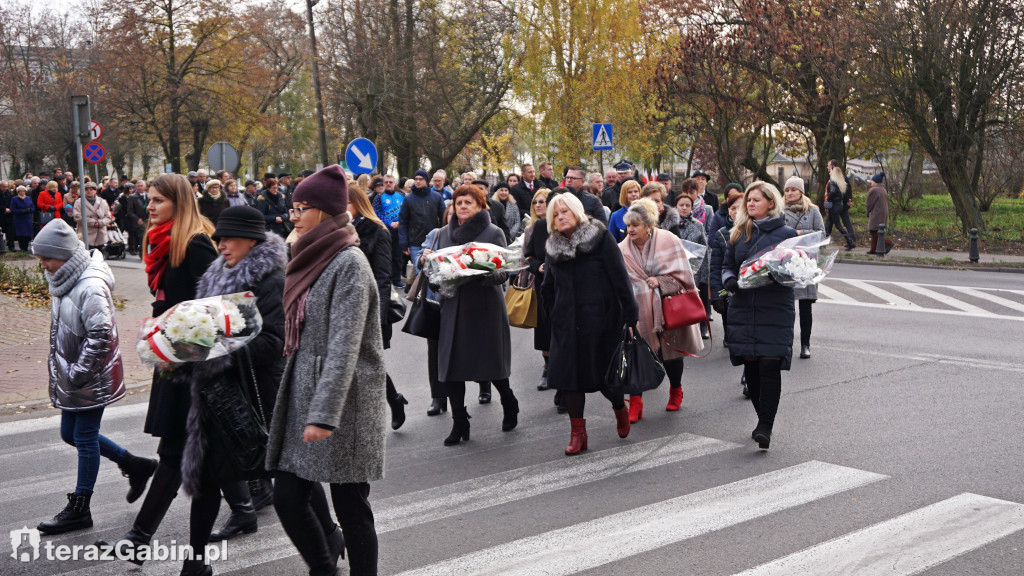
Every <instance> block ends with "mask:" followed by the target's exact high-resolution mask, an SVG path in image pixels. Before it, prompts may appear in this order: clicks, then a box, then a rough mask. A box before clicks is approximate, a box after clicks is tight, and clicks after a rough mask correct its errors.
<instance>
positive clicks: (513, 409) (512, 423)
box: [501, 394, 519, 432]
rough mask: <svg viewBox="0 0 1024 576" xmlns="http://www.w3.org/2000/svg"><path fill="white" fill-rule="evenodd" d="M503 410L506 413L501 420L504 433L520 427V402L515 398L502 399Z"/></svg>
mask: <svg viewBox="0 0 1024 576" xmlns="http://www.w3.org/2000/svg"><path fill="white" fill-rule="evenodd" d="M510 396H511V394H510ZM501 409H502V411H503V412H504V416H503V417H502V419H501V431H502V432H508V431H509V430H512V429H514V428H515V427H516V426H518V425H519V400H517V399H516V397H515V396H512V397H511V398H502V399H501Z"/></svg>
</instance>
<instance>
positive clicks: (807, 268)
mask: <svg viewBox="0 0 1024 576" xmlns="http://www.w3.org/2000/svg"><path fill="white" fill-rule="evenodd" d="M828 243H829V240H828V238H826V237H825V234H824V232H812V233H810V234H805V235H803V236H795V237H793V238H787V239H786V240H783V241H782V242H779V243H778V245H776V246H775V248H772V249H771V250H768V251H767V252H764V253H762V254H759V255H757V256H755V257H753V258H748V259H747V260H746V261H744V262H743V264H742V265H741V266H740V276H739V278H738V282H739V286H740V288H758V287H760V286H766V285H768V284H771V283H772V282H776V283H778V284H782V285H783V286H789V287H791V288H804V287H807V286H810V285H812V284H817V283H819V282H821V281H822V280H823V279H824V278H825V276H827V275H828V273H829V272H830V271H831V270H832V264H833V263H834V262H835V259H836V254H837V253H838V252H836V251H835V250H831V251H829V250H826V249H825V247H826V246H828Z"/></svg>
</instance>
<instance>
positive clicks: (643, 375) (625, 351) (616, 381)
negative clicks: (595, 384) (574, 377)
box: [605, 327, 665, 396]
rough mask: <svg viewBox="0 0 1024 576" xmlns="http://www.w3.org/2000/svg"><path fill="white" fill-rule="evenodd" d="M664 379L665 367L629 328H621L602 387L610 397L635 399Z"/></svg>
mask: <svg viewBox="0 0 1024 576" xmlns="http://www.w3.org/2000/svg"><path fill="white" fill-rule="evenodd" d="M664 379H665V367H664V366H662V364H661V361H660V360H658V357H657V356H656V355H655V354H654V351H653V350H651V347H650V346H648V345H647V342H646V341H645V340H644V339H643V338H641V337H639V336H638V335H637V334H636V329H634V330H633V335H630V334H629V328H628V327H626V328H623V329H622V341H621V342H619V346H618V347H617V348H616V349H615V354H614V355H613V356H612V362H611V364H610V365H609V366H608V372H607V374H606V375H605V388H607V389H608V391H609V392H611V393H613V394H623V395H626V394H628V395H630V396H636V395H638V394H642V393H644V392H647V391H648V390H654V389H655V388H657V387H658V386H660V385H661V381H662V380H664Z"/></svg>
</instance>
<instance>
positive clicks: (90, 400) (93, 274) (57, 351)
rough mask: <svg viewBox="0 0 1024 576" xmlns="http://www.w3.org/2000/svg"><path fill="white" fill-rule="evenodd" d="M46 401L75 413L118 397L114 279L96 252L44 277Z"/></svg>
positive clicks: (81, 251) (80, 254)
mask: <svg viewBox="0 0 1024 576" xmlns="http://www.w3.org/2000/svg"><path fill="white" fill-rule="evenodd" d="M46 276H47V279H48V280H49V281H50V293H51V295H52V296H53V301H52V303H51V306H50V355H49V361H48V366H49V371H50V402H51V403H53V406H54V408H60V409H61V410H70V411H80V410H89V409H92V408H97V407H99V406H106V405H108V404H110V403H112V402H116V401H117V400H120V399H121V398H122V397H124V366H123V364H122V362H121V350H120V348H119V346H118V338H117V325H116V324H114V300H113V298H112V297H111V295H110V292H111V290H113V289H114V275H113V274H112V273H111V272H110V267H108V266H107V263H106V262H104V261H103V254H102V253H101V252H100V251H99V250H90V251H89V252H86V251H85V248H84V247H81V246H80V247H79V250H78V252H76V254H75V255H74V256H72V258H71V259H70V260H68V261H67V262H65V264H64V266H62V267H61V268H60V270H58V271H57V274H55V275H54V276H50V274H49V273H48V272H47V273H46Z"/></svg>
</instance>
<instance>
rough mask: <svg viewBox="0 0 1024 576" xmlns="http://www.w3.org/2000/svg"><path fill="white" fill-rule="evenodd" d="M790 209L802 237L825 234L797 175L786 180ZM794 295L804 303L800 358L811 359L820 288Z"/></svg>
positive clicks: (796, 290) (788, 220)
mask: <svg viewBox="0 0 1024 576" xmlns="http://www.w3.org/2000/svg"><path fill="white" fill-rule="evenodd" d="M783 194H784V195H785V196H784V199H785V200H786V209H785V210H783V212H782V214H783V216H785V217H786V226H789V227H790V228H792V229H794V230H796V233H797V234H798V235H800V236H803V235H804V234H809V233H811V232H824V231H825V220H824V219H822V217H821V212H820V211H819V210H818V207H817V206H815V205H814V203H813V202H811V199H810V198H808V197H807V196H806V195H805V194H804V179H803V178H800V177H799V176H794V177H792V178H790V179H789V180H786V187H785V188H784V189H783ZM793 295H794V296H795V297H796V299H797V300H798V301H799V302H800V357H801V358H810V357H811V306H812V305H813V304H814V303H815V302H817V301H818V285H817V284H811V285H809V286H807V287H806V288H794V289H793Z"/></svg>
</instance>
